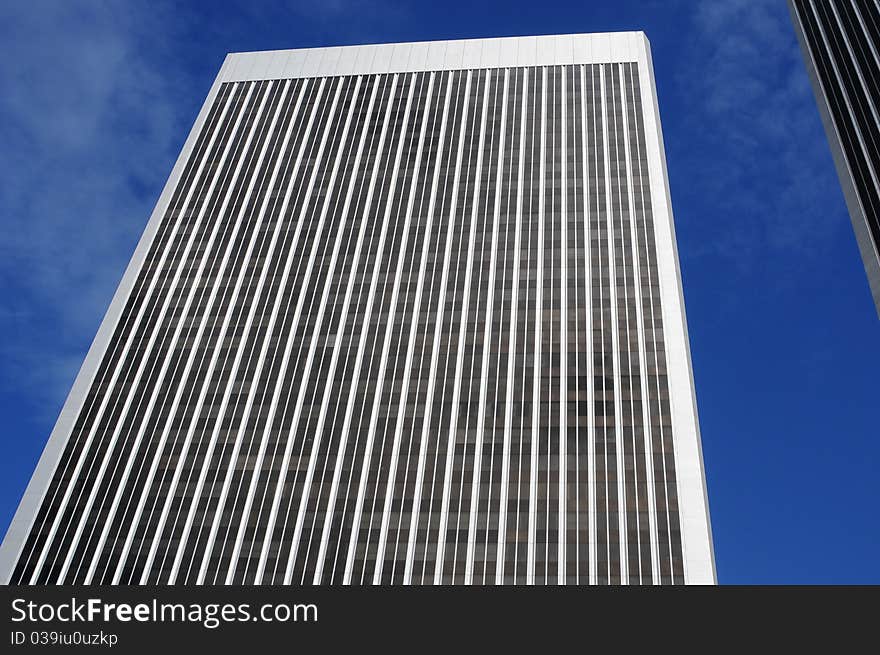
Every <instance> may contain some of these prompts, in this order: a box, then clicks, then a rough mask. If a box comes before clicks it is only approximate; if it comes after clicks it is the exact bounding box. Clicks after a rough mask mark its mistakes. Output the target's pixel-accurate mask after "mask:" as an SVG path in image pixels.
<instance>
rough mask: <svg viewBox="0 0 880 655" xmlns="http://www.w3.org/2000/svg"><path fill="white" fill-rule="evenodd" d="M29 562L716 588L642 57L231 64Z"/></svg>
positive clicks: (441, 46)
mask: <svg viewBox="0 0 880 655" xmlns="http://www.w3.org/2000/svg"><path fill="white" fill-rule="evenodd" d="M0 562H2V568H0V571H2V572H3V576H4V579H9V580H10V581H11V582H13V583H56V582H58V583H60V582H77V583H87V584H92V583H121V584H128V583H247V584H249V583H263V584H267V583H276V584H277V583H285V584H303V583H305V584H310V583H333V584H349V583H351V584H361V583H365V584H369V583H380V584H388V583H393V584H432V583H441V584H450V583H472V584H495V583H507V584H513V583H518V584H531V583H535V584H557V583H578V584H588V583H598V584H603V583H677V584H680V583H685V582H694V583H712V582H714V581H715V573H714V560H713V553H712V542H711V532H710V527H709V516H708V506H707V499H706V489H705V478H704V473H703V465H702V454H701V449H700V437H699V428H698V422H697V413H696V402H695V396H694V387H693V377H692V373H691V367H690V355H689V347H688V338H687V327H686V322H685V317H684V307H683V300H682V291H681V280H680V274H679V269H678V260H677V254H676V245H675V235H674V229H673V221H672V213H671V207H670V199H669V191H668V185H667V177H666V168H665V158H664V153H663V143H662V137H661V132H660V121H659V114H658V108H657V100H656V93H655V88H654V80H653V71H652V64H651V58H650V52H649V47H648V43H647V40H646V39H645V37H644V35H643V34H642V33H640V32H630V33H619V34H594V35H566V36H546V37H524V38H505V39H485V40H470V41H440V42H429V43H407V44H390V45H369V46H354V47H340V48H319V49H310V50H289V51H277V52H259V53H243V54H231V55H229V56H228V57H227V58H226V61H225V62H224V64H223V67H222V68H221V70H220V73H219V74H218V76H217V79H216V81H215V82H214V85H213V86H212V87H211V90H210V92H209V94H208V97H207V99H206V101H205V104H204V107H203V108H202V111H201V113H200V114H199V116H198V118H197V120H196V123H195V125H194V127H193V129H192V132H191V133H190V136H189V138H188V140H187V141H186V144H185V145H184V148H183V151H182V152H181V154H180V157H179V159H178V162H177V164H176V165H175V167H174V170H173V171H172V173H171V176H170V178H169V180H168V182H167V184H166V187H165V190H164V191H163V193H162V195H161V197H160V199H159V201H158V203H157V205H156V208H155V211H154V213H153V215H152V217H151V219H150V221H149V224H148V226H147V228H146V231H145V233H144V236H143V238H142V239H141V242H140V243H139V245H138V247H137V250H136V251H135V254H134V256H133V257H132V260H131V263H130V265H129V267H128V269H127V271H126V273H125V276H124V278H123V280H122V282H121V284H120V286H119V289H118V291H117V293H116V295H115V296H114V298H113V301H112V303H111V306H110V309H109V310H108V312H107V316H106V317H105V319H104V322H103V324H102V325H101V328H100V331H99V333H98V336H97V337H96V339H95V342H94V344H93V345H92V348H91V350H90V351H89V354H88V356H87V358H86V360H85V363H84V364H83V368H82V370H81V371H80V373H79V376H78V377H77V380H76V382H75V384H74V387H73V389H72V391H71V393H70V396H69V397H68V399H67V402H66V404H65V406H64V409H63V411H62V413H61V416H60V417H59V419H58V423H57V425H56V427H55V430H54V431H53V433H52V436H51V438H50V440H49V443H48V445H47V446H46V449H45V452H44V453H43V455H42V457H41V459H40V462H39V465H38V467H37V470H36V472H35V473H34V476H33V479H32V480H31V483H30V485H29V486H28V489H27V491H26V493H25V495H24V498H23V499H22V501H21V504H20V507H19V509H18V512H17V514H16V516H15V519H14V521H13V523H12V526H11V527H10V529H9V532H8V533H7V536H6V538H5V540H4V542H3V547H2V552H0Z"/></svg>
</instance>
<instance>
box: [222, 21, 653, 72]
mask: <svg viewBox="0 0 880 655" xmlns="http://www.w3.org/2000/svg"><path fill="white" fill-rule="evenodd" d="M647 47H648V41H647V38H646V37H645V34H644V32H641V31H635V32H599V33H593V34H556V35H543V36H512V37H500V38H491V39H460V40H449V41H416V42H407V43H382V44H365V45H351V46H336V47H324V48H301V49H297V50H264V51H257V52H235V53H230V54H228V55H227V56H226V59H225V61H224V62H223V66H222V68H221V69H220V74H219V76H218V81H220V82H240V81H241V82H243V81H251V80H266V79H294V78H305V77H332V76H337V75H363V74H372V73H408V72H426V71H441V70H467V69H479V68H511V67H522V66H552V65H565V64H598V63H619V62H630V61H645V59H646V51H647Z"/></svg>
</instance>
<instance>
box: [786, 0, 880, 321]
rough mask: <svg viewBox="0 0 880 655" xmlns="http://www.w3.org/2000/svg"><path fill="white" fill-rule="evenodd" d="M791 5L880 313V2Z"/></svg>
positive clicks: (796, 1)
mask: <svg viewBox="0 0 880 655" xmlns="http://www.w3.org/2000/svg"><path fill="white" fill-rule="evenodd" d="M788 5H789V9H790V11H791V17H792V22H793V23H794V26H795V32H796V33H797V36H798V41H799V42H800V45H801V51H802V52H803V54H804V59H805V60H806V63H807V72H808V73H809V76H810V82H811V83H812V85H813V93H814V94H815V95H816V104H818V105H819V114H820V115H821V117H822V124H823V125H824V126H825V134H826V135H827V136H828V142H829V144H830V145H831V154H832V156H833V157H834V164H835V166H836V167H837V176H838V178H839V179H840V185H841V187H843V195H844V197H845V198H846V206H847V208H848V209H849V215H850V220H852V224H853V229H854V230H855V233H856V241H857V242H858V244H859V250H860V251H861V254H862V261H863V262H864V264H865V271H866V272H867V274H868V284H869V285H870V287H871V293H872V294H873V296H874V304H875V305H876V307H877V312H878V314H880V6H878V5H877V2H876V1H875V0H823V1H821V2H820V1H816V0H789V3H788Z"/></svg>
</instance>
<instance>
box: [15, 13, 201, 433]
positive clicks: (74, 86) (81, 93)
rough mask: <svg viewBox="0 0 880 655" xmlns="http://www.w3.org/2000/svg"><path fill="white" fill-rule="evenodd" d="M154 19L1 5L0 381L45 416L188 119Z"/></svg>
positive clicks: (164, 27)
mask: <svg viewBox="0 0 880 655" xmlns="http://www.w3.org/2000/svg"><path fill="white" fill-rule="evenodd" d="M35 5H36V6H35ZM166 18H167V16H166V12H165V7H164V6H163V5H161V4H158V5H156V4H154V5H151V6H149V7H144V8H142V9H139V8H138V7H137V6H136V5H129V4H127V3H74V2H33V1H30V0H29V1H28V2H26V3H4V4H3V5H2V9H0V25H2V26H3V27H2V28H0V29H2V33H0V39H2V41H3V43H4V57H3V58H2V59H0V78H2V79H3V80H4V81H5V83H4V90H3V93H2V94H0V142H2V143H3V144H4V148H3V150H2V154H0V176H2V179H3V185H2V187H0V212H2V225H3V229H2V231H0V333H2V334H3V336H4V339H3V342H2V344H0V359H2V366H0V386H2V388H5V389H7V390H9V389H14V390H18V391H20V392H23V393H25V394H30V395H31V396H32V397H33V398H34V400H35V402H37V403H38V404H39V405H40V407H39V408H38V411H42V412H44V413H46V414H47V415H49V416H51V415H53V414H54V413H56V412H57V411H58V409H59V407H60V403H61V401H62V400H63V398H64V395H65V394H66V391H67V388H68V387H69V385H70V384H71V383H72V381H73V377H74V375H75V373H76V370H77V369H78V367H79V363H80V362H81V361H82V357H83V355H84V348H85V347H86V346H87V344H88V343H89V342H90V340H91V338H92V336H93V335H94V333H95V332H96V330H97V325H98V323H99V321H100V318H101V316H102V315H103V312H104V310H105V308H106V305H107V303H108V302H109V299H110V297H111V295H112V292H113V289H114V287H115V285H116V283H117V282H118V280H119V278H120V277H121V274H122V271H123V270H124V267H125V264H126V261H127V259H128V257H129V255H130V253H131V252H132V250H133V248H134V245H135V243H136V241H137V239H138V237H139V235H140V233H141V231H142V230H143V227H144V225H145V224H146V220H147V218H148V217H149V214H150V210H151V208H152V205H153V203H154V202H155V199H156V195H157V193H158V189H160V188H161V184H162V181H163V178H164V176H165V175H167V172H168V171H169V170H170V168H171V164H172V163H173V158H174V155H175V153H176V151H177V149H178V148H179V145H180V144H179V141H181V140H182V138H183V135H184V134H185V130H186V124H187V122H188V121H190V120H192V116H182V115H181V105H182V103H181V102H180V101H179V99H176V98H175V97H174V94H175V92H176V85H177V84H179V83H180V82H181V81H182V80H180V79H179V77H175V76H173V75H171V74H170V73H171V72H174V73H177V74H178V75H179V73H180V70H179V68H178V69H175V70H173V71H171V70H169V69H168V67H167V66H165V63H166V60H167V57H168V55H169V51H170V50H169V48H170V46H169V40H170V39H171V38H173V35H174V28H173V27H169V25H173V23H169V22H168V21H166V20H165V19H166ZM184 107H185V106H184Z"/></svg>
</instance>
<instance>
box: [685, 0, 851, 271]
mask: <svg viewBox="0 0 880 655" xmlns="http://www.w3.org/2000/svg"><path fill="white" fill-rule="evenodd" d="M691 21H692V25H691V26H690V29H688V30H687V33H688V35H689V40H688V42H687V45H685V46H683V48H684V50H685V52H686V56H685V57H683V58H682V60H683V61H687V62H690V63H689V64H688V65H687V66H686V67H684V68H682V69H681V70H680V71H678V73H677V82H676V83H677V87H678V88H677V91H678V95H679V97H680V98H681V100H682V102H683V107H682V110H681V111H680V112H678V114H677V116H674V117H673V120H680V121H682V122H683V123H685V124H678V125H677V126H676V129H674V130H671V131H672V132H674V133H678V134H686V135H687V141H686V142H678V143H675V142H673V143H670V144H669V148H670V150H671V153H670V154H671V156H672V157H674V158H675V159H676V161H677V162H678V163H679V164H681V167H680V168H679V173H680V174H679V175H678V176H676V170H675V169H673V170H672V175H673V179H672V184H673V189H674V191H675V192H676V193H677V194H679V195H680V196H683V197H688V196H690V197H703V198H705V197H711V198H713V199H714V205H713V209H712V212H711V214H710V215H701V216H693V215H684V214H682V213H681V212H679V213H678V214H677V219H678V220H686V221H689V222H690V224H689V225H688V233H689V234H690V235H692V237H696V238H695V239H694V242H692V243H690V244H688V248H687V249H686V252H687V253H688V254H689V256H696V257H699V256H713V257H714V256H721V257H729V258H732V259H734V260H736V262H737V266H738V267H739V268H740V270H741V271H747V270H749V269H753V268H759V264H760V262H761V260H762V259H766V258H767V257H773V256H774V253H779V252H780V251H782V250H787V251H795V252H796V253H797V255H798V257H796V258H794V259H793V260H792V261H794V262H800V263H801V264H803V265H807V264H808V263H809V262H810V261H813V260H814V258H815V257H817V256H820V255H822V254H824V253H825V252H826V245H825V244H826V243H827V241H828V239H830V238H832V237H833V236H834V235H840V234H842V233H843V230H844V229H847V228H848V222H847V221H846V220H845V215H842V213H841V207H842V205H841V202H840V189H839V186H838V184H837V180H836V178H835V177H833V176H831V175H829V174H828V171H829V162H830V152H829V150H828V146H827V143H826V142H825V140H824V139H823V138H817V136H818V133H819V130H820V127H819V125H820V123H819V117H818V113H817V111H816V107H815V101H814V99H813V94H812V90H811V88H810V86H809V81H808V79H807V75H806V70H805V67H804V62H803V59H802V57H801V52H800V50H799V48H798V45H797V42H796V40H795V36H794V31H793V28H792V26H791V23H790V19H789V16H788V11H787V9H786V7H785V3H783V2H779V0H711V1H707V2H701V3H696V4H695V5H694V9H693V10H692V11H691Z"/></svg>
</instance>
